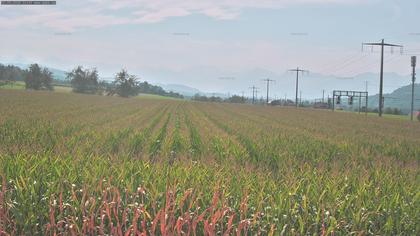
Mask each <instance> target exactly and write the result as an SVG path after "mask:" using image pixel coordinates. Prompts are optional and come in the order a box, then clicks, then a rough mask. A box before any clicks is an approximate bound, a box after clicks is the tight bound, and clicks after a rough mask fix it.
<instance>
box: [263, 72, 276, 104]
mask: <svg viewBox="0 0 420 236" xmlns="http://www.w3.org/2000/svg"><path fill="white" fill-rule="evenodd" d="M263 81H265V82H267V104H268V92H269V90H270V82H274V80H272V79H268V78H267V79H263Z"/></svg>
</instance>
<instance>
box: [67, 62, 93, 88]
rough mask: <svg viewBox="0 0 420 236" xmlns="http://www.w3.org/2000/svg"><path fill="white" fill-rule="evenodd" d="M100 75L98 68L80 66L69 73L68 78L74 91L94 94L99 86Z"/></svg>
mask: <svg viewBox="0 0 420 236" xmlns="http://www.w3.org/2000/svg"><path fill="white" fill-rule="evenodd" d="M98 77H99V76H98V71H97V70H96V68H94V69H92V70H88V69H83V67H82V66H78V67H76V68H74V69H73V70H72V71H71V72H70V73H67V77H66V78H67V79H69V80H70V83H71V86H72V87H73V92H75V93H88V94H94V93H96V92H97V91H98V88H99V82H98Z"/></svg>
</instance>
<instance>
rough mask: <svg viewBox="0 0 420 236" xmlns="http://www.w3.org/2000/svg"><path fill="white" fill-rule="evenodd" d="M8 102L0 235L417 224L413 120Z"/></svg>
mask: <svg viewBox="0 0 420 236" xmlns="http://www.w3.org/2000/svg"><path fill="white" fill-rule="evenodd" d="M0 109H1V111H2V112H1V113H0V143H1V145H0V234H5V233H6V234H12V235H21V234H25V235H33V234H89V235H96V234H113V235H122V234H126V233H127V234H130V233H131V234H143V235H146V234H147V235H148V234H158V235H165V234H167V235H170V234H177V235H181V234H193V233H194V232H195V233H197V234H198V235H204V234H207V235H216V234H217V235H221V234H227V235H230V234H239V235H255V234H260V235H270V234H271V235H306V234H310V235H333V234H336V235H349V234H356V235H370V234H375V235H419V234H420V225H419V224H418V222H420V214H419V213H418V209H419V208H420V190H419V189H420V171H419V161H420V145H419V144H420V136H419V133H420V123H418V122H415V123H413V122H408V121H404V120H399V119H380V118H378V117H373V116H367V117H365V116H364V115H358V114H353V113H341V112H336V113H332V112H328V111H317V110H312V109H308V110H307V109H299V110H296V109H294V108H278V107H262V106H248V105H233V104H211V103H197V102H186V101H182V100H172V99H155V98H154V97H141V98H140V99H136V98H132V99H124V98H118V97H101V96H94V95H90V96H85V95H80V94H72V93H50V92H34V91H20V90H2V91H1V92H0Z"/></svg>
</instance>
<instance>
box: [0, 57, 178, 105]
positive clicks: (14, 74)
mask: <svg viewBox="0 0 420 236" xmlns="http://www.w3.org/2000/svg"><path fill="white" fill-rule="evenodd" d="M16 81H24V82H25V88H26V89H31V90H53V89H54V86H53V85H54V84H53V83H62V84H67V85H69V86H71V87H72V91H73V92H75V93H84V94H100V95H108V96H113V95H118V96H121V97H131V96H136V95H138V94H139V93H147V94H156V95H160V96H166V97H174V98H183V96H182V95H181V94H179V93H175V92H172V91H170V92H167V91H165V90H164V89H163V88H162V87H160V86H156V85H152V84H149V83H148V82H147V81H143V82H140V80H139V79H138V78H137V77H136V76H135V75H131V74H129V73H128V72H127V71H126V70H124V69H122V70H121V71H120V72H118V73H117V74H116V75H115V77H114V80H113V81H110V82H108V81H104V80H102V81H101V80H100V79H99V74H98V71H97V69H96V68H93V69H85V68H83V67H82V66H77V67H75V68H74V69H73V70H72V71H70V72H68V73H66V81H54V77H53V74H52V72H51V71H49V70H48V68H45V67H44V68H42V67H40V66H39V65H38V64H32V65H30V66H29V68H28V69H26V70H23V69H21V68H19V67H17V66H13V65H7V66H6V65H2V64H0V85H2V84H7V83H14V82H16Z"/></svg>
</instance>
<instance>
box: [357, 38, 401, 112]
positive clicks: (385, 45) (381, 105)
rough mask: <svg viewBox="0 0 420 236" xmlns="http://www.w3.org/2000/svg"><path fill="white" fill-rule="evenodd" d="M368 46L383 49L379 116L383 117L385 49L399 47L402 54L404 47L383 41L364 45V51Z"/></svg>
mask: <svg viewBox="0 0 420 236" xmlns="http://www.w3.org/2000/svg"><path fill="white" fill-rule="evenodd" d="M365 45H367V46H372V47H373V46H380V47H381V72H380V73H381V74H380V84H379V116H382V107H383V98H382V97H383V96H382V94H383V81H384V47H391V48H392V47H399V48H400V49H401V53H402V48H403V46H402V45H396V44H389V43H385V40H384V39H382V41H381V42H380V43H363V44H362V50H363V47H364V46H365Z"/></svg>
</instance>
